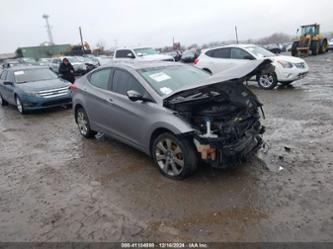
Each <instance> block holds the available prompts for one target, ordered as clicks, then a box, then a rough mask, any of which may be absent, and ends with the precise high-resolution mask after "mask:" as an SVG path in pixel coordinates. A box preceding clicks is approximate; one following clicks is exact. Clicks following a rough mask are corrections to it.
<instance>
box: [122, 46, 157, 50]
mask: <svg viewBox="0 0 333 249" xmlns="http://www.w3.org/2000/svg"><path fill="white" fill-rule="evenodd" d="M140 48H153V47H149V46H146V47H145V46H143V47H128V48H117V49H116V50H123V49H126V50H133V49H140Z"/></svg>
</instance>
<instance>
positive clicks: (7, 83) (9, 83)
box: [3, 81, 13, 86]
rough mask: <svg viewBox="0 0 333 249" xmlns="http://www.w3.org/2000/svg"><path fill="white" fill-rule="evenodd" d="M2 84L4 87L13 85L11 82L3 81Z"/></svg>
mask: <svg viewBox="0 0 333 249" xmlns="http://www.w3.org/2000/svg"><path fill="white" fill-rule="evenodd" d="M3 84H4V85H6V86H12V85H13V82H10V81H5V82H4V83H3Z"/></svg>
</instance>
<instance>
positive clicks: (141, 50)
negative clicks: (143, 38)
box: [134, 48, 157, 55]
mask: <svg viewBox="0 0 333 249" xmlns="http://www.w3.org/2000/svg"><path fill="white" fill-rule="evenodd" d="M134 52H135V53H136V54H139V53H141V54H142V55H151V54H157V51H156V50H155V49H153V48H136V49H134Z"/></svg>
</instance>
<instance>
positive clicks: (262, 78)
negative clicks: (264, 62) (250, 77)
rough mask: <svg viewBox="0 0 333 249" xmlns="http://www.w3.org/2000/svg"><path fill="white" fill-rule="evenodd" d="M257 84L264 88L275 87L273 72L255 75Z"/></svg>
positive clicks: (275, 81) (275, 80) (275, 78)
mask: <svg viewBox="0 0 333 249" xmlns="http://www.w3.org/2000/svg"><path fill="white" fill-rule="evenodd" d="M257 82H258V85H259V86H260V87H261V88H262V89H265V90H269V89H273V88H274V87H276V85H277V83H278V81H277V77H276V74H275V73H264V74H258V75H257Z"/></svg>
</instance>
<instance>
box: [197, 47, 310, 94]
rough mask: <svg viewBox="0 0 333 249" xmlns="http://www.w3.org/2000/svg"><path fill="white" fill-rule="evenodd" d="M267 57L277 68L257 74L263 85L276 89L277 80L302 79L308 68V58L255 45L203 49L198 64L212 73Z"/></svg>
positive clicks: (259, 81)
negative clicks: (305, 59) (284, 53)
mask: <svg viewBox="0 0 333 249" xmlns="http://www.w3.org/2000/svg"><path fill="white" fill-rule="evenodd" d="M263 58H267V59H270V60H272V61H273V65H274V66H275V71H274V72H271V73H269V74H262V73H258V74H257V75H256V76H255V79H256V80H257V82H258V84H259V86H260V87H261V88H263V89H273V88H274V87H276V86H277V84H278V82H280V83H281V84H282V85H289V84H291V83H292V82H294V81H296V80H299V79H301V78H303V77H305V75H306V74H307V73H308V72H309V67H308V65H307V64H306V62H305V61H304V60H303V59H301V58H297V57H293V56H284V55H275V54H273V53H272V52H270V51H268V50H266V49H264V48H262V47H259V46H256V45H244V44H237V45H227V46H221V47H216V48H211V49H206V50H202V51H201V54H200V56H199V57H198V59H197V60H196V61H195V64H196V65H197V66H198V67H199V68H201V69H204V70H206V71H208V72H210V73H213V74H215V73H219V72H223V71H224V70H227V69H229V68H231V67H235V66H239V65H242V64H244V63H245V64H246V63H247V62H248V61H249V60H261V59H263Z"/></svg>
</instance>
